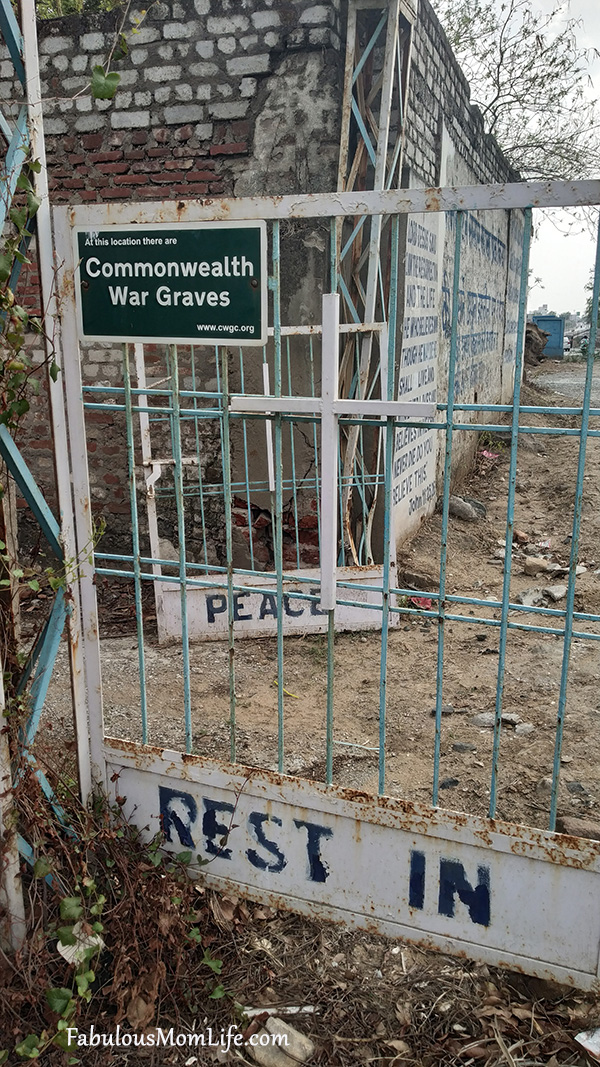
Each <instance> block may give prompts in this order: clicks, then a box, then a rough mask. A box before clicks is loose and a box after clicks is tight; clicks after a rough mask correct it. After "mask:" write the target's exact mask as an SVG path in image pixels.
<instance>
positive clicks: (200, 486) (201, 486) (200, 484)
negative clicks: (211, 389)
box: [180, 345, 208, 566]
mask: <svg viewBox="0 0 600 1067" xmlns="http://www.w3.org/2000/svg"><path fill="white" fill-rule="evenodd" d="M191 363H192V388H193V391H194V411H198V396H197V395H196V350H195V348H194V346H193V345H192V348H191ZM180 395H181V394H180ZM198 421H199V420H198V419H197V418H196V419H195V422H194V434H195V438H196V457H197V460H198V490H199V496H200V519H201V521H202V549H203V552H204V562H205V563H206V565H207V566H208V550H207V547H206V516H205V513H204V484H203V478H202V462H201V458H202V457H201V451H200V430H199V426H198Z"/></svg>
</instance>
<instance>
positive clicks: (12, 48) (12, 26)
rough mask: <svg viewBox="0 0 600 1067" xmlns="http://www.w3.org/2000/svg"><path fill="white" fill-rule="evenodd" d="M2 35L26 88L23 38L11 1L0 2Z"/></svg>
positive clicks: (0, 0) (0, 31)
mask: <svg viewBox="0 0 600 1067" xmlns="http://www.w3.org/2000/svg"><path fill="white" fill-rule="evenodd" d="M0 34H2V37H3V38H4V43H5V44H6V47H7V48H8V51H9V53H10V58H11V59H12V61H13V67H14V68H15V73H16V75H17V78H18V79H19V81H20V82H21V85H23V86H24V85H25V67H24V66H23V37H22V35H21V30H20V27H19V23H18V22H17V19H16V16H15V13H14V11H13V8H12V4H11V2H10V0H0Z"/></svg>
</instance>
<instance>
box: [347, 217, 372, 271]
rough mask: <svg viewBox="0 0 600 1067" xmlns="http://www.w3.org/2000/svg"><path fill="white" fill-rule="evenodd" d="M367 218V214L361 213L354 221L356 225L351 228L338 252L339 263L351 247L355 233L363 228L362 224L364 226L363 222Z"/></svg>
mask: <svg viewBox="0 0 600 1067" xmlns="http://www.w3.org/2000/svg"><path fill="white" fill-rule="evenodd" d="M368 218H369V216H368V215H361V217H360V219H359V220H358V222H357V223H356V226H355V227H354V229H353V230H352V233H351V234H350V236H349V238H348V240H347V241H346V244H345V245H344V247H343V248H342V251H341V252H340V263H341V262H342V261H343V260H344V259H345V258H346V256H347V255H348V252H349V251H350V249H351V248H352V246H353V244H354V241H355V239H356V236H357V234H358V233H359V231H360V230H362V228H363V226H364V224H365V222H366V221H367V219H368Z"/></svg>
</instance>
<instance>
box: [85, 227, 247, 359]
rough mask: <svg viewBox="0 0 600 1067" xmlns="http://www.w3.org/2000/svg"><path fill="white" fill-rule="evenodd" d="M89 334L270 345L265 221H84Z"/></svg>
mask: <svg viewBox="0 0 600 1067" xmlns="http://www.w3.org/2000/svg"><path fill="white" fill-rule="evenodd" d="M74 240H75V262H76V264H77V267H76V284H75V292H76V294H77V308H78V316H79V332H80V336H81V337H82V339H83V340H96V341H146V342H155V341H161V340H164V341H171V342H180V343H185V344H211V345H214V344H226V343H231V342H235V343H237V344H243V345H263V344H265V343H266V340H267V253H266V226H265V223H264V222H235V223H234V222H215V223H212V222H211V223H192V224H186V223H181V224H180V225H177V224H171V225H164V226H162V225H154V224H151V223H144V224H141V225H137V226H103V227H101V228H100V229H97V230H88V229H85V228H84V227H78V228H77V229H76V230H75V232H74Z"/></svg>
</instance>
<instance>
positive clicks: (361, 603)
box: [157, 567, 398, 642]
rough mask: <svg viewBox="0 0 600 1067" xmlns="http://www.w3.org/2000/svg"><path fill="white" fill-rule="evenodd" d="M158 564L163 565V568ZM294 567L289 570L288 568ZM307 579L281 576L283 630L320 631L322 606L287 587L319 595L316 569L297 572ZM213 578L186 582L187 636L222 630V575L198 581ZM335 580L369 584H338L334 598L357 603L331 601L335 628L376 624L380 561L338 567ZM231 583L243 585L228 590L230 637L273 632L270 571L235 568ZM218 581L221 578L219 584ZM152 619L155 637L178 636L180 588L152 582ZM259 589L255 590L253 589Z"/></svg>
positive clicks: (199, 637) (216, 635) (219, 634)
mask: <svg viewBox="0 0 600 1067" xmlns="http://www.w3.org/2000/svg"><path fill="white" fill-rule="evenodd" d="M163 569H164V568H163ZM294 573H295V572H292V574H294ZM298 573H299V574H300V575H301V576H302V578H304V579H306V578H309V579H310V583H306V582H298V581H296V582H295V581H293V580H291V581H284V583H283V594H284V599H283V610H284V614H283V628H284V634H292V633H295V634H303V633H326V631H327V612H325V611H322V610H321V608H320V606H319V602H318V601H315V600H312V601H311V600H305V599H303V598H298V597H290V596H289V594H290V593H308V594H312V595H313V596H317V597H318V596H320V585H319V578H320V572H319V570H315V569H312V570H308V569H307V570H302V571H299V572H298ZM211 578H212V579H213V580H214V581H215V585H214V586H210V587H206V588H202V589H200V588H198V587H197V586H192V585H188V590H187V611H188V633H189V636H190V639H191V640H195V641H211V640H215V639H223V638H226V637H227V635H228V621H227V584H226V578H225V576H224V575H223V576H221V575H208V576H207V578H203V579H202V580H203V581H210V580H211ZM336 579H337V582H338V583H339V582H354V583H356V584H357V585H365V586H373V587H374V588H373V589H372V590H366V589H344V588H343V587H341V588H340V587H339V584H338V591H337V596H338V600H351V601H356V602H358V606H357V607H349V606H348V605H344V604H340V603H337V604H336V607H335V625H336V630H338V631H341V630H378V629H381V602H382V595H381V592H378V591H377V587H379V589H381V585H382V572H381V568H380V567H338V569H337V575H336ZM234 581H235V584H236V585H243V586H246V587H247V591H246V590H244V591H243V592H236V593H235V594H234V623H233V629H234V634H235V636H236V637H269V636H273V635H274V634H276V633H277V585H276V580H275V578H274V577H270V576H268V575H264V576H263V575H260V574H254V575H252V576H248V575H240V574H236V575H235V578H234ZM218 583H222V584H221V585H219V584H218ZM157 588H158V593H159V597H158V598H157V622H158V632H159V639H160V641H161V642H164V641H170V640H173V639H174V638H178V639H179V638H181V594H180V589H179V584H178V583H175V582H173V583H171V582H160V583H158V586H157ZM256 589H258V590H260V591H259V592H256V591H255V590H256ZM391 618H392V620H393V622H392V625H397V620H398V616H397V615H393V616H392V617H391Z"/></svg>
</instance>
